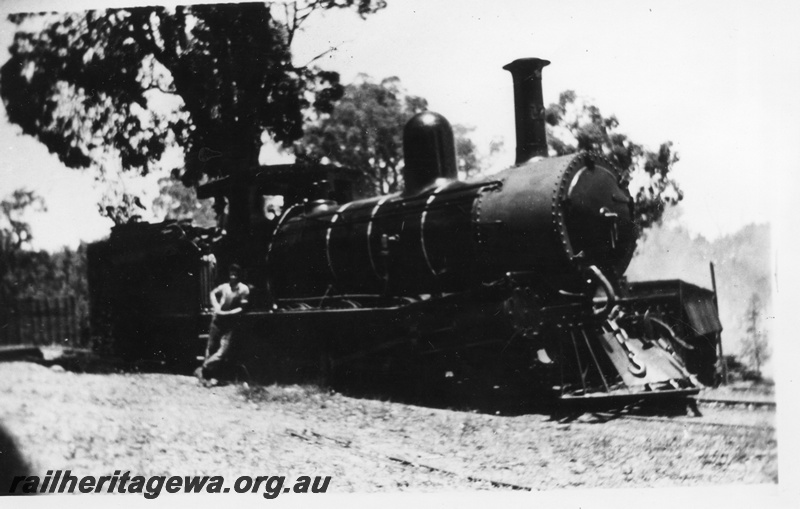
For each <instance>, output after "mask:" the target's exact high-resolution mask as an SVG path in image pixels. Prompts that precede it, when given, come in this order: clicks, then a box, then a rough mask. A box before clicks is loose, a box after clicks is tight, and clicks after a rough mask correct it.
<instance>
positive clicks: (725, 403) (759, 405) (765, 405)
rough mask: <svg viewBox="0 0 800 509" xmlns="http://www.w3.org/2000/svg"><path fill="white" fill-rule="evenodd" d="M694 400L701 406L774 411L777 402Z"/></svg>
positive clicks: (720, 399)
mask: <svg viewBox="0 0 800 509" xmlns="http://www.w3.org/2000/svg"><path fill="white" fill-rule="evenodd" d="M694 400H695V401H696V402H697V403H699V404H701V405H720V406H726V407H736V406H744V407H750V406H752V407H754V408H764V409H768V410H774V409H775V408H776V404H775V401H769V400H751V399H748V400H742V399H726V398H703V397H700V398H694Z"/></svg>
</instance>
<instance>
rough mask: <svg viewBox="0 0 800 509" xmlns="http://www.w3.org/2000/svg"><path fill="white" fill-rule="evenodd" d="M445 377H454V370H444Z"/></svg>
mask: <svg viewBox="0 0 800 509" xmlns="http://www.w3.org/2000/svg"><path fill="white" fill-rule="evenodd" d="M444 377H445V378H453V372H452V371H445V372H444Z"/></svg>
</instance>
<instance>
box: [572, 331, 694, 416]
mask: <svg viewBox="0 0 800 509" xmlns="http://www.w3.org/2000/svg"><path fill="white" fill-rule="evenodd" d="M568 336H569V339H571V341H572V343H573V346H574V351H575V355H576V358H577V365H578V369H579V370H580V375H581V385H582V389H578V390H574V391H571V392H562V394H561V396H560V398H559V399H560V401H562V402H564V403H578V402H583V403H590V402H596V403H598V404H600V402H601V401H603V403H602V404H609V403H612V402H613V403H615V404H616V403H630V402H636V401H640V400H641V401H643V400H654V399H658V400H670V399H685V398H686V397H688V396H692V395H696V394H697V393H699V392H700V390H701V389H702V388H703V385H702V384H700V382H698V381H697V378H696V377H695V376H693V375H691V374H690V373H689V372H688V371H687V369H686V367H685V366H684V364H683V362H682V361H681V360H680V358H679V357H678V356H677V355H676V354H675V352H674V350H672V348H671V345H670V344H669V342H668V341H666V340H664V339H661V338H659V339H657V340H651V339H643V338H630V337H628V334H627V332H626V331H625V329H623V328H620V327H619V326H618V325H617V323H616V322H615V321H614V320H608V321H607V322H606V324H605V325H604V327H603V331H602V333H590V332H588V331H587V330H586V329H585V328H579V329H573V330H570V331H569V332H568ZM590 338H591V339H590ZM581 339H582V340H583V343H584V345H585V347H586V351H587V352H588V353H589V354H590V355H589V356H588V358H587V356H580V354H579V348H578V342H579V341H580V340H581ZM592 339H593V340H594V341H592ZM592 343H594V344H595V345H598V344H599V345H601V346H602V348H593V347H592ZM596 350H597V351H596ZM599 350H602V352H600V351H599ZM603 353H605V355H606V357H607V359H608V361H610V363H611V365H612V366H613V367H614V371H615V372H616V373H614V374H613V375H617V376H613V375H612V373H607V372H604V370H603V369H602V367H601V366H603V365H604V366H606V368H608V362H601V357H600V356H601V355H603ZM581 357H583V362H581ZM584 366H585V369H584ZM592 366H593V367H594V370H595V371H596V373H595V374H596V375H597V376H598V377H599V380H600V382H601V383H602V385H598V384H597V383H596V382H595V383H594V384H591V385H592V386H591V387H590V384H589V383H588V381H587V377H586V375H587V374H588V373H589V372H590V368H591V367H592ZM606 371H608V370H607V369H606ZM612 376H613V378H612Z"/></svg>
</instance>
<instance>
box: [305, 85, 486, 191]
mask: <svg viewBox="0 0 800 509" xmlns="http://www.w3.org/2000/svg"><path fill="white" fill-rule="evenodd" d="M427 109H428V101H427V100H425V99H424V98H422V97H419V96H414V95H408V94H407V93H406V92H405V91H404V89H403V87H402V85H401V83H400V80H399V78H396V77H391V78H386V79H384V80H382V81H381V82H380V83H374V82H372V81H370V79H369V78H368V77H367V76H363V75H362V76H361V77H360V78H359V82H357V83H354V84H350V85H347V86H346V87H345V91H344V96H343V97H342V99H341V100H340V101H339V102H338V103H337V105H336V108H334V110H333V111H332V112H331V113H330V114H328V115H324V116H322V117H321V118H320V119H319V120H318V121H317V122H315V123H313V124H312V125H310V126H309V127H307V128H306V134H305V136H304V138H303V139H302V141H301V142H298V143H297V144H296V145H295V154H296V155H297V157H298V158H299V159H300V160H308V161H327V162H330V163H334V164H339V165H342V166H346V167H350V168H355V169H358V170H360V171H361V172H362V173H363V174H364V175H365V176H366V177H367V180H368V188H369V189H367V194H387V193H392V192H395V191H397V190H399V189H400V188H401V187H402V173H401V172H402V169H403V126H404V125H405V124H406V122H407V121H408V120H409V119H410V118H411V117H412V116H414V115H416V114H417V113H420V112H423V111H426V110H427ZM453 132H454V134H455V137H456V155H457V161H458V164H459V169H460V170H461V171H462V172H463V173H464V174H465V175H471V174H473V173H475V172H476V171H477V166H478V157H477V152H476V149H475V144H474V143H472V141H471V140H470V139H469V138H468V137H467V135H468V134H469V133H470V132H471V129H470V128H467V127H464V126H459V125H456V126H453Z"/></svg>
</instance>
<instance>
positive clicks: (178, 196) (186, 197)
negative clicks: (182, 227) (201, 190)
mask: <svg viewBox="0 0 800 509" xmlns="http://www.w3.org/2000/svg"><path fill="white" fill-rule="evenodd" d="M158 186H159V191H158V192H159V194H158V196H157V197H156V199H155V200H153V211H154V212H155V213H156V214H157V215H159V216H162V217H163V218H164V219H165V220H166V219H174V220H176V221H183V220H191V221H192V222H193V223H194V224H196V225H198V226H201V227H203V228H209V227H213V226H215V225H216V224H217V220H216V214H215V212H214V204H213V203H212V201H213V200H202V201H200V200H198V199H197V192H196V191H195V189H194V188H193V187H186V186H184V185H183V184H182V183H181V181H180V179H179V178H178V175H177V174H172V175H171V176H169V177H164V178H161V179H159V180H158Z"/></svg>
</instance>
